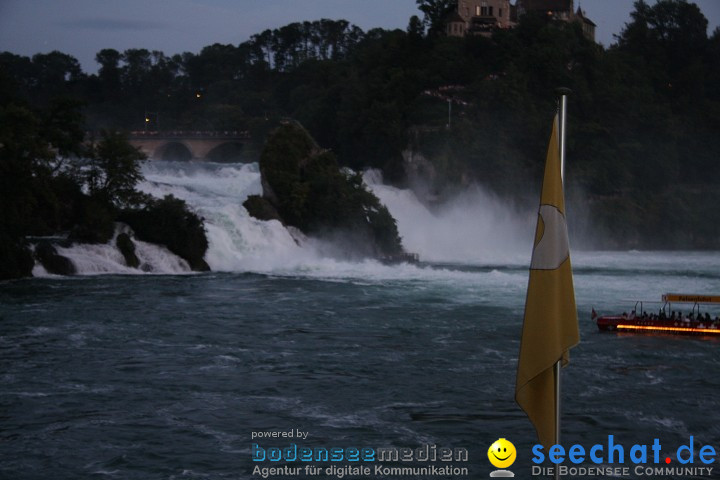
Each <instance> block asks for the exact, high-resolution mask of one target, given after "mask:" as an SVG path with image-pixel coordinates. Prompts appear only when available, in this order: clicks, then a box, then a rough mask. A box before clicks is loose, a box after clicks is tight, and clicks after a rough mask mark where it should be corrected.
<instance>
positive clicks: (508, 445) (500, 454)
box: [488, 438, 517, 477]
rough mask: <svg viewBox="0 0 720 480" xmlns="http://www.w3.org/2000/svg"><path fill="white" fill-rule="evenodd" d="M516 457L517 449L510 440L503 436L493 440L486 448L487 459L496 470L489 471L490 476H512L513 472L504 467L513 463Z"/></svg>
mask: <svg viewBox="0 0 720 480" xmlns="http://www.w3.org/2000/svg"><path fill="white" fill-rule="evenodd" d="M516 458H517V450H515V445H513V444H512V442H510V441H509V440H506V439H504V438H498V439H497V440H495V443H493V444H492V445H490V448H488V460H490V463H492V464H493V466H494V467H495V468H498V470H495V471H494V472H491V473H490V477H514V476H515V474H514V473H513V472H511V471H510V470H506V468H508V467H510V466H511V465H512V464H513V463H515V459H516Z"/></svg>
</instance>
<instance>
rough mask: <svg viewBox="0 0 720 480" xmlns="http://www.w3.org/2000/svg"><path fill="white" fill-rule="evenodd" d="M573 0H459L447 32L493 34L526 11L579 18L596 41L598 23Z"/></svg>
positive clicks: (563, 18) (565, 18)
mask: <svg viewBox="0 0 720 480" xmlns="http://www.w3.org/2000/svg"><path fill="white" fill-rule="evenodd" d="M574 3H575V2H574V0H516V3H515V4H511V3H510V0H458V7H457V11H455V12H453V13H452V14H450V16H449V17H448V18H447V20H446V33H447V34H448V36H452V37H463V36H465V35H483V36H490V35H492V32H493V30H495V29H498V28H513V27H515V26H516V25H517V19H518V18H520V17H522V16H523V15H525V14H527V13H536V14H540V15H547V16H548V17H551V18H553V19H554V20H560V21H563V22H578V23H580V25H581V27H582V31H583V34H584V35H585V37H587V38H588V39H589V40H592V41H595V23H593V21H592V20H590V19H589V18H587V17H586V16H585V13H584V12H583V11H582V9H581V8H580V7H579V6H578V8H577V10H576V9H575V6H574Z"/></svg>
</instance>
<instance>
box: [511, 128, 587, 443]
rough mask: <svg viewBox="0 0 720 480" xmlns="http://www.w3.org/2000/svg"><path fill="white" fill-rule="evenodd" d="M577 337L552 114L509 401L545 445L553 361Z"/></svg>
mask: <svg viewBox="0 0 720 480" xmlns="http://www.w3.org/2000/svg"><path fill="white" fill-rule="evenodd" d="M579 340H580V338H579V334H578V320H577V309H576V308H575V291H574V289H573V279H572V268H571V266H570V247H569V242H568V233H567V223H566V222H565V199H564V195H563V186H562V177H561V174H560V142H559V139H558V118H557V116H556V117H555V121H554V122H553V129H552V135H551V137H550V145H549V147H548V153H547V161H546V163H545V176H544V179H543V186H542V194H541V196H540V210H539V212H538V222H537V229H536V231H535V246H534V248H533V254H532V261H531V262H530V280H529V282H528V290H527V299H526V301H525V318H524V320H523V330H522V340H521V342H520V357H519V359H518V370H517V379H516V383H515V400H516V401H517V403H518V404H519V405H520V407H522V409H523V410H525V413H527V416H528V417H529V418H530V421H531V422H532V423H533V424H534V425H535V430H537V434H538V439H539V440H540V443H541V444H542V445H543V446H545V448H546V449H547V448H549V447H550V446H551V445H554V444H555V443H557V438H555V405H556V402H557V399H556V398H555V376H554V373H553V366H554V365H555V363H556V362H557V361H558V360H562V364H563V365H565V364H567V362H568V350H569V349H570V348H571V347H573V346H575V345H576V344H577V343H578V342H579Z"/></svg>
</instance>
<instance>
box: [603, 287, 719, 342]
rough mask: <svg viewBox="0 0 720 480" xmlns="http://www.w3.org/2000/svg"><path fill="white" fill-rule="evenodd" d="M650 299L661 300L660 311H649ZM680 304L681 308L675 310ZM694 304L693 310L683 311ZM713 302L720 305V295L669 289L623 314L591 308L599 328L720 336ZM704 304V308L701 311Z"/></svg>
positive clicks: (615, 330)
mask: <svg viewBox="0 0 720 480" xmlns="http://www.w3.org/2000/svg"><path fill="white" fill-rule="evenodd" d="M648 303H659V304H662V306H661V307H660V309H659V310H658V312H657V313H654V312H652V313H648V312H647V311H646V310H645V308H644V307H645V305H646V304H648ZM674 305H678V307H677V308H678V310H677V311H676V310H674V309H673V308H676V307H674ZM683 305H684V306H685V309H687V308H688V306H689V305H692V307H691V308H690V311H686V312H683V311H682V307H683ZM713 306H715V307H718V306H720V295H689V294H682V293H666V294H665V295H663V296H662V301H660V302H647V301H645V302H643V301H638V302H636V303H635V308H633V309H632V310H631V311H630V313H627V312H623V313H622V314H620V315H598V314H597V313H596V312H595V309H593V311H592V319H593V320H595V321H596V322H597V326H598V329H600V330H601V331H609V332H631V333H666V334H676V335H701V336H707V337H710V336H712V337H718V338H720V317H718V315H717V313H716V314H715V315H714V316H712V315H711V314H710V312H709V310H710V309H713ZM701 307H702V309H703V311H701Z"/></svg>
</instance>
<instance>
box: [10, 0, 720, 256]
mask: <svg viewBox="0 0 720 480" xmlns="http://www.w3.org/2000/svg"><path fill="white" fill-rule="evenodd" d="M452 4H453V2H452V1H449V0H448V1H445V0H421V1H419V2H418V6H419V9H420V13H421V16H422V17H423V20H421V19H420V18H419V17H417V16H415V17H413V18H411V19H410V21H409V24H408V27H407V30H405V31H403V30H381V29H373V30H369V31H367V32H363V31H362V30H360V29H359V28H357V27H355V26H353V25H350V24H349V23H348V22H346V21H342V20H340V21H333V20H320V21H316V22H303V23H293V24H290V25H287V26H285V27H282V28H279V29H275V30H266V31H264V32H261V33H259V34H257V35H253V36H252V37H251V38H250V39H249V40H248V41H246V42H244V43H241V44H239V45H220V44H215V45H211V46H208V47H205V48H204V49H203V50H202V51H200V52H199V53H196V54H194V53H184V54H181V55H174V56H172V57H168V56H166V55H164V54H163V53H162V52H150V51H148V50H144V49H133V50H127V51H125V52H117V51H115V50H111V49H106V50H102V51H100V52H99V53H98V55H97V61H98V63H99V65H100V69H99V71H98V73H97V74H95V75H88V74H85V73H83V72H82V71H81V69H80V68H79V65H78V63H77V61H76V60H75V59H73V58H72V57H70V56H68V55H65V54H62V53H59V52H52V53H50V54H39V55H35V56H34V57H32V58H26V57H20V56H17V55H13V54H10V53H3V54H0V98H2V100H3V102H5V103H7V102H11V101H12V99H13V98H15V99H16V98H22V99H25V101H27V102H28V103H30V104H31V105H34V106H36V107H42V106H47V105H49V104H50V102H51V99H53V98H58V97H71V98H75V99H78V100H79V101H82V102H84V104H85V107H84V110H83V111H84V113H85V115H86V118H87V125H86V127H87V128H88V129H97V128H102V127H108V128H125V129H130V130H132V129H142V128H145V127H146V125H145V121H144V119H145V118H146V117H145V113H146V112H151V115H150V116H149V117H148V118H150V122H149V125H147V128H151V129H155V128H159V129H175V128H182V129H220V130H223V129H232V130H244V129H246V130H249V131H250V132H251V134H252V136H253V138H254V139H255V141H256V142H257V143H258V144H261V143H262V141H263V140H264V138H265V136H266V135H267V133H268V132H269V131H270V130H272V128H274V127H275V126H276V125H277V121H278V120H280V119H282V118H284V117H291V118H294V119H296V120H298V121H300V122H301V123H302V124H303V125H304V126H305V128H307V130H308V131H309V132H310V134H311V135H312V136H313V137H314V138H315V139H317V141H318V143H319V144H321V145H323V146H326V147H329V148H331V149H332V150H333V151H334V153H335V154H336V156H337V158H338V161H339V162H340V163H341V164H343V165H347V166H350V167H353V168H358V169H359V168H363V167H368V166H370V167H379V168H382V169H383V171H384V172H385V174H386V176H387V177H388V178H390V179H391V180H392V181H395V182H403V181H404V180H405V177H406V171H407V166H408V165H407V163H406V162H405V161H404V160H403V152H406V151H407V150H408V149H412V150H414V151H416V152H419V153H422V154H423V156H424V157H425V158H426V159H427V162H425V163H423V164H422V165H421V166H422V170H423V171H425V172H426V174H427V175H428V176H429V177H430V180H431V182H433V185H434V187H435V188H436V189H437V190H438V191H440V192H442V190H443V189H446V188H448V187H452V186H453V185H457V184H463V183H466V182H469V181H478V182H481V183H484V184H486V185H489V186H491V187H492V188H493V189H494V190H496V191H497V192H499V193H501V194H507V195H513V196H516V197H517V196H522V195H525V194H526V193H527V192H532V191H533V190H536V189H537V183H538V182H537V179H538V178H539V176H540V172H541V168H542V161H543V159H544V153H545V149H546V146H547V136H548V134H549V125H550V119H551V118H552V115H553V112H554V109H555V97H554V93H553V92H554V89H555V88H556V87H558V86H567V87H570V88H571V89H572V90H573V95H572V97H571V99H570V106H569V108H570V111H569V118H570V124H569V132H568V142H569V143H568V157H569V162H568V179H569V182H570V187H571V188H570V192H571V193H572V192H577V194H578V195H581V194H582V195H581V196H582V198H583V201H584V202H585V203H587V206H588V208H589V209H590V211H591V212H592V213H593V218H595V219H596V221H597V222H599V223H601V224H603V225H604V227H605V228H606V230H609V231H611V233H612V237H613V238H614V239H620V241H619V243H621V244H624V245H645V246H672V245H675V243H673V242H677V245H683V246H706V247H709V246H715V247H717V246H720V245H719V244H718V240H717V237H718V235H717V228H716V227H715V226H716V225H718V224H720V222H719V221H718V220H720V219H719V218H717V217H718V213H717V211H716V209H714V208H713V205H714V204H715V203H717V201H718V200H720V198H718V193H717V192H716V190H717V187H718V185H717V179H719V178H720V163H719V162H718V157H719V156H720V155H719V154H720V135H717V132H718V131H720V93H719V90H718V87H717V85H720V32H718V31H717V30H716V31H715V32H713V33H712V35H710V36H708V32H707V20H706V19H705V17H704V16H703V14H702V12H701V11H700V10H699V8H698V7H697V6H696V5H695V4H693V3H690V2H685V1H680V0H661V1H659V2H657V3H656V4H655V5H649V4H648V3H646V2H644V1H636V2H635V5H634V10H633V12H632V16H631V18H630V20H629V22H628V23H627V24H626V26H625V28H624V29H623V31H622V32H621V33H620V34H619V35H618V37H617V39H616V43H615V44H614V45H612V46H611V47H609V48H607V49H605V48H603V47H601V46H599V45H597V44H595V43H593V42H590V41H588V40H587V39H586V38H585V37H584V36H583V35H582V32H581V30H580V28H579V26H578V25H576V24H568V23H562V22H553V21H549V20H548V19H547V18H542V17H535V16H532V15H526V16H524V17H523V18H522V19H521V21H520V24H519V26H518V27H517V28H515V29H512V30H503V31H497V32H495V34H494V35H493V36H492V38H485V37H479V36H474V37H466V38H447V37H444V36H443V35H441V34H440V33H439V31H440V30H441V28H440V26H441V25H442V18H443V15H444V14H445V12H447V11H448V9H449V8H451V7H452ZM448 107H451V109H452V113H451V117H450V122H451V127H450V128H446V124H447V123H448ZM531 196H532V195H531ZM669 226H671V228H670V229H668V227H669ZM646 231H651V232H659V233H654V234H653V235H646V234H645V232H646Z"/></svg>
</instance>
